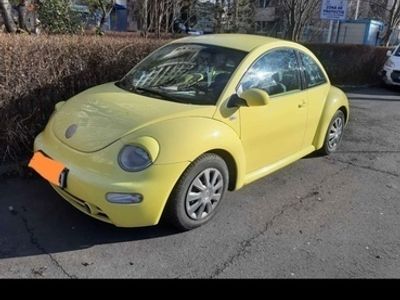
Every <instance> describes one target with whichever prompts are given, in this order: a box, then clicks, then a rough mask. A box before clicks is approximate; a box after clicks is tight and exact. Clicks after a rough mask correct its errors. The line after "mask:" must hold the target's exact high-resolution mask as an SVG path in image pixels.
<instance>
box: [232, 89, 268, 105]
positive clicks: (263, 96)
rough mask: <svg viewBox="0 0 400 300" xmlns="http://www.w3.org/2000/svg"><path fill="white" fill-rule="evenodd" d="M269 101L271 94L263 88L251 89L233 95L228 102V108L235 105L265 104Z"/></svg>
mask: <svg viewBox="0 0 400 300" xmlns="http://www.w3.org/2000/svg"><path fill="white" fill-rule="evenodd" d="M268 102H269V95H268V93H267V92H265V91H263V90H261V89H249V90H247V91H244V92H243V93H242V94H241V95H240V96H239V95H237V94H235V95H233V96H232V97H231V98H230V99H229V102H228V108H234V107H242V106H247V107H252V106H265V105H267V104H268Z"/></svg>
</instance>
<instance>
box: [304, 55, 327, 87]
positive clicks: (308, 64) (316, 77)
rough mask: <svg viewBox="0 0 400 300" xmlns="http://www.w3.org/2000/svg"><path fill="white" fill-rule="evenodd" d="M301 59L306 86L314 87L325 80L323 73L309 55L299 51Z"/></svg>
mask: <svg viewBox="0 0 400 300" xmlns="http://www.w3.org/2000/svg"><path fill="white" fill-rule="evenodd" d="M300 57H301V61H302V64H303V67H304V76H305V79H306V87H307V88H310V87H314V86H317V85H320V84H324V83H326V82H327V80H326V78H325V75H324V73H323V72H322V70H321V68H320V67H319V66H318V65H317V63H316V62H315V61H314V59H312V58H311V57H310V56H308V55H307V54H304V53H300Z"/></svg>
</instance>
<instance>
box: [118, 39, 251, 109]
mask: <svg viewBox="0 0 400 300" xmlns="http://www.w3.org/2000/svg"><path fill="white" fill-rule="evenodd" d="M245 56H246V52H242V51H239V50H234V49H229V48H223V47H217V46H211V45H203V44H171V45H167V46H165V47H163V48H161V49H159V50H157V51H156V52H154V53H153V54H152V55H150V56H149V57H148V58H147V59H145V60H144V61H142V62H141V63H139V64H138V65H137V66H136V67H134V68H133V69H132V70H131V71H130V72H129V73H128V74H127V75H126V76H125V77H124V78H123V79H122V80H121V81H119V82H117V86H119V87H120V88H122V89H124V90H127V91H130V92H133V93H137V94H146V95H149V96H154V97H157V98H161V99H164V100H169V101H176V102H182V103H190V104H198V105H215V104H216V103H217V101H218V98H219V96H220V95H221V93H222V91H223V90H224V88H225V86H226V84H227V83H228V81H229V79H230V77H231V75H232V73H233V72H234V71H235V70H236V68H237V67H238V65H239V64H240V62H241V61H242V59H243V58H244V57H245Z"/></svg>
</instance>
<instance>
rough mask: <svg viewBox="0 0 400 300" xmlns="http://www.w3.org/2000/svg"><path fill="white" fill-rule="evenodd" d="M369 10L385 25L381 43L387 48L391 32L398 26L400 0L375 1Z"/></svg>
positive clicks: (399, 22)
mask: <svg viewBox="0 0 400 300" xmlns="http://www.w3.org/2000/svg"><path fill="white" fill-rule="evenodd" d="M371 10H372V11H373V12H374V14H375V16H377V17H378V18H380V19H382V20H383V21H384V22H385V23H386V25H387V28H386V31H385V34H384V36H383V39H382V43H383V44H384V45H386V46H389V44H390V38H391V36H392V33H393V31H394V30H395V29H396V28H397V27H398V26H399V25H400V0H391V1H390V0H389V1H388V0H375V1H374V2H373V3H372V4H371Z"/></svg>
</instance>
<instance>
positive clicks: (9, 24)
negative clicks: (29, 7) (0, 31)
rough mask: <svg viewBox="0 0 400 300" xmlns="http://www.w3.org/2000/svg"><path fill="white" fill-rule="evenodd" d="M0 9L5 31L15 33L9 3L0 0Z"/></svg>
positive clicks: (6, 0)
mask: <svg viewBox="0 0 400 300" xmlns="http://www.w3.org/2000/svg"><path fill="white" fill-rule="evenodd" d="M0 11H1V15H2V17H3V20H4V25H5V26H6V30H7V32H10V33H15V32H16V31H17V27H16V26H15V23H14V20H13V18H12V14H11V5H10V2H9V1H8V0H0Z"/></svg>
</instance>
